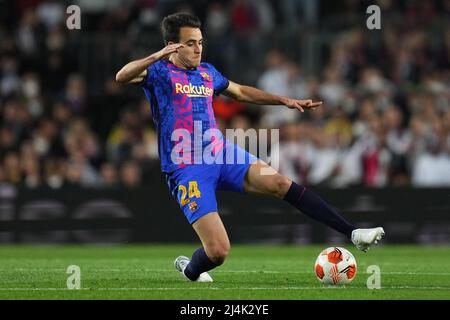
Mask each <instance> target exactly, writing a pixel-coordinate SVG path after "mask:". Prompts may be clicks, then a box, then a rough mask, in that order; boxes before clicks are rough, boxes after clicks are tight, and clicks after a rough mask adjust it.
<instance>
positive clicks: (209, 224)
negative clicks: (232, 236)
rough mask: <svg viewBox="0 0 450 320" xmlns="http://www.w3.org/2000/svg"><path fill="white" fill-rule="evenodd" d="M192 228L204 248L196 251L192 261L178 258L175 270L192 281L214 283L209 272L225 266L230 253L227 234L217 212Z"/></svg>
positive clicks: (182, 257)
mask: <svg viewBox="0 0 450 320" xmlns="http://www.w3.org/2000/svg"><path fill="white" fill-rule="evenodd" d="M192 227H193V228H194V230H195V231H196V232H197V235H198V236H199V238H200V240H201V241H202V244H203V247H201V248H198V249H197V250H196V251H194V253H193V254H192V258H191V259H189V258H188V257H185V256H179V257H178V258H176V259H175V262H174V265H175V268H176V269H177V270H178V271H179V272H181V273H182V274H183V275H184V276H185V277H186V278H187V279H189V280H191V281H198V282H212V281H213V279H212V278H211V276H210V275H209V274H208V273H207V271H209V270H212V269H214V268H216V267H218V266H220V265H221V264H223V262H224V261H225V258H226V257H227V255H228V252H229V251H230V241H229V239H228V235H227V232H226V230H225V227H224V225H223V223H222V220H221V219H220V217H219V214H218V213H217V212H211V213H209V214H207V215H205V216H202V217H201V218H199V219H198V220H197V221H195V222H194V223H193V224H192Z"/></svg>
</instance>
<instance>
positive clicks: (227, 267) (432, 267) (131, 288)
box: [0, 244, 450, 300]
mask: <svg viewBox="0 0 450 320" xmlns="http://www.w3.org/2000/svg"><path fill="white" fill-rule="evenodd" d="M325 247H327V246H326V245H321V246H275V245H274V246H268V245H235V246H233V247H232V250H231V253H230V256H229V258H228V259H227V261H226V262H225V264H224V265H222V266H221V267H219V268H217V269H216V270H213V271H212V272H211V275H212V276H213V278H214V282H213V283H208V284H205V283H191V282H187V281H185V280H184V278H183V277H182V276H181V275H180V274H179V273H178V272H176V271H175V269H174V267H173V260H174V258H175V257H176V256H178V255H180V254H182V255H187V256H190V254H191V253H192V251H193V250H194V249H195V248H196V246H193V245H150V244H148V245H133V246H132V245H122V246H87V245H86V246H0V257H1V259H0V299H181V300H185V299H186V300H197V299H202V300H203V299H234V300H239V299H283V300H287V299H295V300H299V299H389V300H393V299H450V247H448V246H439V247H430V246H388V245H386V246H378V247H375V248H372V249H371V250H369V252H368V253H363V252H359V251H357V250H356V249H355V248H354V247H353V246H350V245H345V246H344V247H346V248H347V249H349V250H350V251H351V252H352V253H353V254H354V255H355V258H356V261H357V263H358V271H357V274H356V278H355V280H354V281H353V282H352V283H351V284H349V285H347V286H346V287H328V286H323V285H322V284H320V283H319V281H318V280H317V279H316V277H315V274H314V272H313V265H314V262H315V259H316V257H317V255H318V254H319V253H320V251H321V250H322V249H324V248H325ZM69 265H77V266H79V267H80V271H81V273H80V276H81V277H80V279H81V288H80V289H79V290H69V289H67V279H68V277H69V276H70V274H68V273H66V271H67V268H68V266H69ZM370 265H378V266H379V267H380V270H381V289H378V290H377V289H373V290H369V289H367V287H366V282H367V279H368V277H369V276H370V274H368V273H366V270H367V268H368V266H370Z"/></svg>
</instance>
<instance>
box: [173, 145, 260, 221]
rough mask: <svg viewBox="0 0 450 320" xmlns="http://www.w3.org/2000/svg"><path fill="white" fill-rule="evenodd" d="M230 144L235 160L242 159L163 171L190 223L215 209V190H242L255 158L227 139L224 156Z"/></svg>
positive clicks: (215, 210) (239, 191)
mask: <svg viewBox="0 0 450 320" xmlns="http://www.w3.org/2000/svg"><path fill="white" fill-rule="evenodd" d="M230 148H233V149H234V155H235V160H236V159H245V161H240V162H237V161H234V163H237V164H229V163H230V162H227V161H223V162H224V163H223V164H220V163H212V164H190V165H187V166H186V167H184V168H180V169H177V170H175V171H172V172H167V173H166V180H167V184H168V186H169V190H170V192H171V194H172V196H173V197H175V198H176V200H177V201H178V204H179V206H180V208H181V210H182V211H183V213H184V215H185V216H186V218H187V219H188V221H189V223H190V224H192V223H194V222H195V221H196V220H198V219H199V218H200V217H202V216H204V215H206V214H208V213H210V212H217V211H218V210H217V201H216V190H222V191H234V192H238V193H245V192H244V178H245V175H246V173H247V171H248V168H249V167H250V165H251V164H252V163H254V162H255V161H256V160H258V158H257V157H255V156H254V155H252V154H251V153H248V152H247V151H245V150H244V149H242V148H241V147H239V146H237V145H235V144H231V143H229V142H228V141H227V143H226V147H225V149H224V158H226V157H227V150H228V151H229V150H230ZM228 154H230V153H229V152H228ZM242 162H243V163H242Z"/></svg>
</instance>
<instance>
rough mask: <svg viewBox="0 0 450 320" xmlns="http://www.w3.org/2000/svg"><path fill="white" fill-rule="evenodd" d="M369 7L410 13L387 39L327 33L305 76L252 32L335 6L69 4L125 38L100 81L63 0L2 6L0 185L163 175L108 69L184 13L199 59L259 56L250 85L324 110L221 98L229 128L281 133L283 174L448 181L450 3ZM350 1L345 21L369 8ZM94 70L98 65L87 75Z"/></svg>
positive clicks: (374, 181)
mask: <svg viewBox="0 0 450 320" xmlns="http://www.w3.org/2000/svg"><path fill="white" fill-rule="evenodd" d="M370 2H373V1H370ZM375 2H376V3H378V4H379V5H380V6H381V7H382V9H384V10H385V12H388V13H389V14H391V15H392V16H393V17H396V15H395V14H396V13H397V14H398V15H400V16H401V17H402V19H395V23H393V24H391V25H387V24H385V25H383V28H384V30H383V31H382V32H381V31H369V30H367V29H366V28H365V24H361V25H357V27H355V26H353V27H351V28H342V30H341V29H339V28H336V29H335V30H327V34H328V35H329V34H330V33H331V34H332V37H331V38H327V39H330V41H329V42H327V43H326V45H325V46H324V51H325V52H324V53H323V58H322V60H323V61H321V62H320V63H321V66H322V67H321V68H320V71H319V72H317V73H307V72H305V71H304V70H303V69H302V63H301V61H299V60H298V59H296V58H295V56H293V55H292V54H291V53H290V52H289V51H287V50H286V48H282V47H280V48H278V47H276V46H271V45H270V43H269V44H267V43H266V44H264V43H260V42H258V41H256V40H255V42H254V43H253V42H252V41H251V39H253V38H252V34H256V35H257V34H266V33H270V32H276V30H277V28H278V27H280V28H281V27H283V26H284V27H286V25H288V26H289V25H290V24H291V22H292V21H294V20H295V22H292V28H294V30H298V32H299V33H301V32H302V30H303V29H302V28H305V29H307V30H318V29H320V26H321V25H323V24H326V21H328V23H330V24H333V23H332V21H333V19H332V18H333V17H334V15H335V14H336V12H337V11H338V9H336V5H335V4H334V5H333V3H334V2H333V1H331V2H330V3H328V1H300V0H299V1H294V0H284V1H269V0H258V1H252V0H233V1H201V0H200V1H189V2H185V1H184V2H183V1H175V0H174V1H156V0H155V1H152V0H142V1H120V0H115V1H112V0H109V1H106V0H105V1H102V0H99V1H87V0H86V1H82V0H80V1H74V3H78V4H79V5H80V7H81V8H82V19H83V20H82V25H83V28H84V30H85V31H87V30H89V32H90V33H98V34H102V35H105V36H106V35H108V34H110V33H111V34H112V33H114V32H116V33H121V32H123V33H125V34H127V37H126V38H127V39H125V40H126V41H125V40H124V39H118V40H117V52H116V51H115V52H111V53H110V54H111V55H113V54H114V55H116V56H117V57H116V58H117V60H113V61H115V63H114V64H113V65H111V66H110V68H109V67H108V68H107V69H108V70H109V72H110V74H109V76H108V77H105V79H102V81H101V85H100V86H98V85H97V86H95V85H94V84H93V81H94V80H93V79H94V77H95V75H96V73H95V72H96V71H95V70H96V69H95V68H96V67H98V66H96V65H93V63H91V62H90V61H85V57H86V56H83V55H82V54H80V52H82V51H83V49H85V47H84V46H83V42H82V41H80V38H82V34H83V33H82V32H74V31H68V30H67V28H66V27H65V19H66V17H67V15H66V13H65V9H66V7H67V5H69V3H65V2H64V1H44V0H19V1H14V2H12V1H3V2H2V1H0V5H1V6H2V10H1V13H0V40H1V41H0V183H2V182H9V183H13V184H17V185H24V186H26V187H30V188H33V187H38V186H44V185H45V186H49V187H52V188H60V187H62V186H65V185H82V186H87V187H108V186H120V185H122V186H126V187H133V186H139V185H142V184H145V182H146V181H149V180H151V179H155V178H158V177H160V169H159V159H158V147H157V134H156V132H155V129H154V127H153V123H152V120H151V114H150V110H149V106H148V102H147V101H146V99H145V97H144V95H143V93H142V91H141V90H140V89H139V88H138V87H133V86H128V87H124V86H122V85H119V84H118V83H116V82H115V81H114V74H115V72H117V70H118V68H120V66H121V65H123V64H124V63H126V62H127V61H128V60H130V59H131V54H130V53H129V52H131V50H132V43H133V42H132V41H129V39H133V35H134V34H137V33H140V31H145V32H151V31H152V30H154V31H155V34H156V32H157V29H158V24H159V23H160V21H161V17H163V16H164V15H166V14H168V13H170V12H174V11H179V10H182V11H191V12H193V13H196V14H197V15H199V16H200V18H201V19H202V20H203V21H204V25H205V32H204V33H205V36H206V37H207V41H208V42H207V48H206V51H205V60H207V61H209V62H212V63H213V64H215V65H216V66H217V67H218V68H219V70H220V71H221V72H222V73H223V74H224V75H225V76H228V72H227V68H228V66H230V64H233V62H234V61H237V60H239V55H245V54H253V53H254V52H255V51H256V52H257V55H258V58H261V59H262V60H263V65H260V66H259V65H255V66H252V65H249V66H246V67H245V68H246V69H245V70H247V69H248V70H249V72H250V71H251V72H252V73H253V74H255V78H254V79H253V82H254V83H247V84H249V85H254V86H257V87H259V88H261V89H264V90H267V91H269V92H271V93H274V94H279V95H284V96H289V97H296V98H312V99H315V100H321V101H323V102H324V105H323V107H321V108H318V109H316V110H314V111H306V112H305V113H300V112H297V111H295V110H289V109H287V108H282V107H279V106H250V105H245V104H242V103H239V102H236V101H233V100H230V99H228V98H226V97H224V96H220V97H218V98H216V99H215V101H214V109H215V112H216V117H217V119H218V123H219V126H220V128H221V129H223V130H225V128H242V129H248V128H256V129H258V128H273V129H280V141H279V143H274V144H273V147H272V150H271V156H272V157H275V156H277V155H278V157H279V159H280V160H281V159H282V161H279V162H280V168H279V169H280V171H281V173H283V174H285V175H287V176H289V177H291V178H292V179H295V180H296V181H298V182H300V183H304V184H310V185H321V186H331V187H346V186H354V185H359V186H369V187H384V186H411V185H412V186H428V187H434V186H436V187H438V186H450V28H448V25H447V28H445V27H442V26H441V25H438V26H436V25H435V24H433V21H438V20H439V21H447V22H448V21H450V19H448V18H449V17H450V1H448V0H442V1H409V2H408V1H395V2H394V1H388V0H380V1H375ZM312 3H315V4H312ZM343 4H344V6H347V7H345V8H341V10H342V12H345V13H346V15H347V18H348V19H347V20H345V21H347V22H348V21H351V17H350V15H351V13H352V12H353V13H355V12H360V13H361V12H362V13H364V12H365V9H364V8H365V7H364V6H367V5H369V4H372V3H368V2H367V1H353V0H351V1H348V0H347V1H343ZM3 8H4V9H5V10H3ZM398 15H397V16H398ZM296 16H298V17H299V19H295V17H296ZM364 17H365V16H364V15H363V18H364ZM383 17H384V16H383ZM322 19H323V20H322ZM322 21H325V22H323V23H322ZM330 21H331V22H330ZM383 21H384V20H383ZM383 23H384V22H383ZM311 28H312V29H311ZM314 28H315V29H314ZM155 37H156V36H155ZM156 39H157V41H156V43H157V45H158V46H161V45H162V44H161V39H160V38H159V35H158V37H156ZM249 39H250V40H249ZM124 41H125V42H124ZM127 41H128V42H127ZM297 45H298V44H297ZM300 46H301V44H300ZM155 48H156V47H155ZM228 49H229V50H228ZM101 50H102V48H98V52H101ZM246 50H249V51H248V52H247V51H246ZM96 52H97V48H96V50H94V51H93V52H92V59H94V56H96V55H97V54H96ZM107 54H108V53H107ZM83 57H84V58H83ZM100 59H103V57H102V58H100ZM105 61H108V60H105ZM86 65H88V68H89V70H91V71H92V70H94V71H93V72H92V73H86V72H82V70H86ZM231 80H235V79H234V78H231ZM93 88H95V90H94V89H93ZM267 160H270V159H267Z"/></svg>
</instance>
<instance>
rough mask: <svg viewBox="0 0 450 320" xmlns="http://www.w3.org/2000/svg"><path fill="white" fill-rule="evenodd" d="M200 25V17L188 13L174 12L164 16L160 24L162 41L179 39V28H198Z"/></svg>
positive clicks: (176, 40)
mask: <svg viewBox="0 0 450 320" xmlns="http://www.w3.org/2000/svg"><path fill="white" fill-rule="evenodd" d="M201 26H202V23H201V21H200V19H199V18H198V17H197V16H194V15H192V14H190V13H183V12H179V13H174V14H171V15H169V16H167V17H165V18H164V20H163V21H162V24H161V31H162V36H163V39H164V43H165V44H167V43H168V42H169V41H173V42H178V41H180V28H182V27H191V28H199V29H200V27H201Z"/></svg>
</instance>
